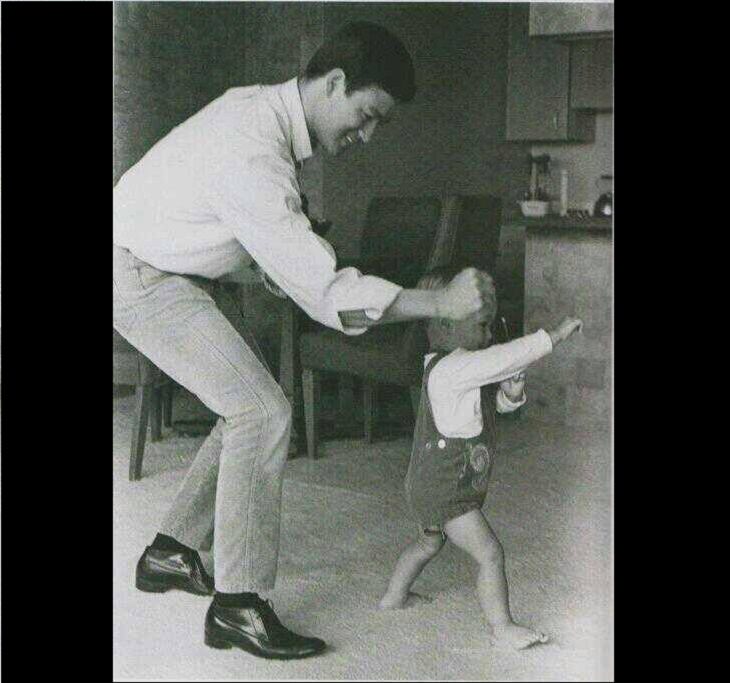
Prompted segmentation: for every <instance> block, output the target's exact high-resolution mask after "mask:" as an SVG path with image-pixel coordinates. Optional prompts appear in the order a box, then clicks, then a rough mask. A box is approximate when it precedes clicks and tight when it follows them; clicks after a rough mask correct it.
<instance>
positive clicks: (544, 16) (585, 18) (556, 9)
mask: <svg viewBox="0 0 730 683" xmlns="http://www.w3.org/2000/svg"><path fill="white" fill-rule="evenodd" d="M611 31H613V3H611V2H590V3H589V2H540V3H532V4H531V5H530V35H531V36H581V37H583V36H585V35H586V34H588V35H590V34H593V35H600V34H605V33H608V32H611Z"/></svg>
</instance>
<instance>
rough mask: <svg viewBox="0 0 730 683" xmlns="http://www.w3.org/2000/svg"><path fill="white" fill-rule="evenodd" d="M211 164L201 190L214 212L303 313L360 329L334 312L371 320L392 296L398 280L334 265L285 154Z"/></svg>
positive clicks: (230, 157) (349, 329) (397, 289)
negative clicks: (213, 168)
mask: <svg viewBox="0 0 730 683" xmlns="http://www.w3.org/2000/svg"><path fill="white" fill-rule="evenodd" d="M249 150H250V147H249ZM218 170H219V172H218V173H217V174H216V182H215V183H214V184H213V185H212V186H211V187H210V188H209V190H208V193H209V197H210V202H211V204H212V208H213V210H214V211H215V213H216V215H218V216H219V217H220V219H221V220H222V221H223V222H224V223H225V224H226V225H228V226H229V227H230V229H231V231H232V232H233V234H234V236H235V237H236V239H237V240H239V241H240V243H241V244H242V245H243V247H244V249H245V250H246V251H247V252H248V253H249V255H250V256H251V258H253V259H254V260H255V261H256V263H257V264H258V265H259V267H260V268H261V269H262V270H263V271H264V272H265V273H266V275H268V276H269V277H270V278H271V280H272V281H273V282H274V283H275V284H276V285H277V286H278V287H280V288H281V289H282V290H283V291H284V292H286V294H287V295H288V296H289V297H291V299H292V300H293V301H294V302H295V303H296V304H297V305H298V306H300V307H301V308H302V309H303V310H304V311H305V313H307V315H309V316H310V317H312V318H313V319H314V320H317V321H318V322H320V323H322V324H323V325H326V326H327V327H330V328H333V329H336V330H339V331H342V332H345V333H346V334H361V333H362V332H364V331H365V330H366V329H367V328H366V327H361V328H354V327H343V324H342V322H341V320H340V316H339V312H340V311H346V310H362V311H364V313H365V315H366V316H367V317H368V318H370V319H372V320H378V319H379V318H380V317H381V316H382V315H383V313H384V312H385V310H386V309H387V308H388V307H389V306H390V305H391V304H392V303H393V300H394V299H395V298H396V296H397V295H398V293H399V292H400V291H401V289H402V287H400V286H398V285H396V284H394V283H392V282H389V281H387V280H384V279H382V278H379V277H375V276H372V275H363V274H362V273H361V272H360V271H359V270H357V269H356V268H343V269H342V270H337V264H336V260H335V258H333V257H332V255H331V254H330V253H329V251H328V250H327V248H326V247H325V246H324V245H323V244H322V243H321V241H320V239H319V238H318V236H317V235H316V234H315V233H314V232H312V229H311V224H310V222H309V220H308V219H307V217H306V216H305V215H304V213H303V212H302V207H301V199H300V195H299V187H298V183H297V180H296V174H295V171H294V168H293V165H292V163H291V161H290V160H287V159H286V158H284V157H283V156H279V155H277V154H274V153H272V152H271V151H270V150H262V153H261V154H255V155H247V159H246V163H245V164H241V163H238V160H237V158H236V155H235V154H230V155H228V156H227V161H226V163H225V164H224V165H223V166H222V167H221V168H220V169H218Z"/></svg>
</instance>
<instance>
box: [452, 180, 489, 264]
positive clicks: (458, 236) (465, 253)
mask: <svg viewBox="0 0 730 683" xmlns="http://www.w3.org/2000/svg"><path fill="white" fill-rule="evenodd" d="M501 218H502V201H501V200H500V199H499V198H498V197H492V196H489V195H461V196H459V202H458V216H457V217H456V218H455V219H454V226H455V232H454V246H453V251H452V254H451V259H450V260H449V263H451V264H453V265H454V266H456V267H459V268H466V267H468V266H474V267H475V268H479V269H481V270H486V271H487V272H488V273H490V275H492V277H495V269H496V266H497V258H498V256H499V233H500V230H501Z"/></svg>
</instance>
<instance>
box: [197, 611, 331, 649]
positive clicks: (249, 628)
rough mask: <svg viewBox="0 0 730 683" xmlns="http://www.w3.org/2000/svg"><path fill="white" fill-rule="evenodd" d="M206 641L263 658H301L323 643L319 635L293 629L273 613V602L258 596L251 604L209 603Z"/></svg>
mask: <svg viewBox="0 0 730 683" xmlns="http://www.w3.org/2000/svg"><path fill="white" fill-rule="evenodd" d="M205 644H206V645H207V646H208V647H214V648H217V649H219V650H224V649H228V648H231V647H238V648H240V649H241V650H245V651H246V652H250V653H251V654H252V655H256V656H257V657H264V658H266V659H302V658H304V657H311V656H313V655H317V654H319V653H320V652H322V651H323V650H324V649H325V647H326V645H325V642H324V641H323V640H321V639H320V638H307V637H305V636H300V635H298V634H296V633H292V632H291V631H290V630H289V629H288V628H286V627H285V626H283V625H282V623H281V622H280V621H279V619H278V618H277V616H276V614H274V609H273V605H272V604H271V603H270V602H269V601H268V600H266V601H264V600H261V599H260V598H258V599H257V600H256V601H255V604H254V605H253V606H252V607H221V606H220V605H217V604H215V602H214V603H213V604H211V606H210V607H209V608H208V613H207V614H206V615H205Z"/></svg>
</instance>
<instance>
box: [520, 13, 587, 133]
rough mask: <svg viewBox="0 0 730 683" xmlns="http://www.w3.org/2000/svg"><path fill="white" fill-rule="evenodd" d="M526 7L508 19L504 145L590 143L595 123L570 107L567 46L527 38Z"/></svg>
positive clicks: (582, 112) (528, 16)
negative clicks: (510, 142)
mask: <svg viewBox="0 0 730 683" xmlns="http://www.w3.org/2000/svg"><path fill="white" fill-rule="evenodd" d="M529 18H530V5H529V4H527V3H524V4H515V5H513V6H512V7H510V14H509V33H510V35H509V61H508V70H507V79H508V81H507V140H510V141H512V140H521V141H558V142H571V141H572V142H592V141H593V139H594V135H595V118H594V117H593V115H592V114H590V113H588V112H586V111H580V110H574V109H571V107H570V46H569V45H567V44H563V43H560V42H555V41H551V40H544V39H534V38H530V37H529V35H528V23H529Z"/></svg>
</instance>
